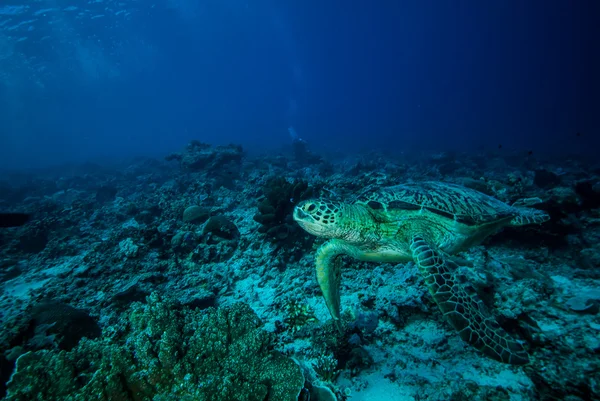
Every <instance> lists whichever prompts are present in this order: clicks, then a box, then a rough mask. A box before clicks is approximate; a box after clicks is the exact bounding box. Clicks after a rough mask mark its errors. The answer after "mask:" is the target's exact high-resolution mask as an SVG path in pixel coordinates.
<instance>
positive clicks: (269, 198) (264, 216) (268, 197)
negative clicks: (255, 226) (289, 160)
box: [254, 177, 313, 241]
mask: <svg viewBox="0 0 600 401" xmlns="http://www.w3.org/2000/svg"><path fill="white" fill-rule="evenodd" d="M263 194H264V199H262V200H261V202H260V203H259V204H258V213H257V214H256V215H254V221H256V222H258V223H260V224H261V227H260V228H259V232H261V233H264V234H267V236H268V237H269V238H270V239H271V240H272V241H284V240H286V239H289V238H290V237H293V236H294V235H303V232H302V230H301V229H300V228H299V227H298V225H297V224H295V223H294V221H293V218H292V211H293V210H294V205H296V204H297V203H298V202H299V201H301V200H304V199H308V198H310V197H311V196H312V195H313V189H312V188H309V186H308V183H307V182H306V181H303V180H294V181H291V182H289V181H287V180H286V179H285V178H284V177H277V178H272V179H270V180H269V181H267V183H266V184H265V186H264V188H263Z"/></svg>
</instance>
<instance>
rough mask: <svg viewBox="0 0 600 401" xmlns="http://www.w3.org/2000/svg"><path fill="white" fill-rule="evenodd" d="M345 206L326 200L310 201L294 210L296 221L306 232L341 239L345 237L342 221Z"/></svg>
mask: <svg viewBox="0 0 600 401" xmlns="http://www.w3.org/2000/svg"><path fill="white" fill-rule="evenodd" d="M344 207H345V205H344V204H343V203H340V202H332V201H329V200H325V199H310V200H305V201H302V202H300V203H299V204H298V205H297V206H296V207H295V208H294V220H296V221H297V222H298V224H300V227H302V228H303V229H304V230H306V231H307V232H308V233H310V234H312V235H316V236H317V237H325V238H339V237H342V236H343V231H344V230H343V228H342V225H341V224H340V220H341V217H342V214H343V210H344Z"/></svg>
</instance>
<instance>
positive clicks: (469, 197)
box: [357, 182, 517, 226]
mask: <svg viewBox="0 0 600 401" xmlns="http://www.w3.org/2000/svg"><path fill="white" fill-rule="evenodd" d="M357 203H361V204H365V205H367V206H369V207H370V208H371V209H373V210H379V211H381V212H384V213H386V214H387V217H388V218H391V219H394V217H396V216H398V217H400V216H402V215H404V214H405V212H406V211H418V210H428V211H430V212H432V213H434V214H435V215H437V216H439V217H441V218H447V219H452V220H455V221H457V222H460V223H463V224H465V225H469V226H475V225H481V224H488V223H494V222H497V221H501V220H505V219H510V218H512V217H514V216H515V215H516V214H517V213H515V209H514V208H512V207H511V206H509V205H507V204H505V203H503V202H501V201H499V200H498V199H496V198H493V197H491V196H488V195H486V194H484V193H481V192H479V191H476V190H474V189H470V188H466V187H463V186H460V185H456V184H450V183H446V182H420V183H414V184H403V185H397V186H394V187H388V188H383V189H380V190H378V191H375V192H372V193H368V194H363V195H361V196H360V197H359V198H358V199H357Z"/></svg>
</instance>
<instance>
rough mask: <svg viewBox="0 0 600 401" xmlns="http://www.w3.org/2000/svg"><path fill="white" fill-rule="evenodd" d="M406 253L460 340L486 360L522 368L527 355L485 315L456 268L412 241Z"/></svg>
mask: <svg viewBox="0 0 600 401" xmlns="http://www.w3.org/2000/svg"><path fill="white" fill-rule="evenodd" d="M410 249H411V251H412V253H413V255H414V258H415V262H416V264H417V266H418V268H419V270H420V271H421V274H422V275H423V277H424V279H425V283H426V284H427V287H428V289H429V292H430V293H431V295H432V297H433V299H434V301H435V303H436V304H437V305H438V307H439V308H440V310H441V311H442V314H443V315H444V316H445V317H446V319H447V320H448V321H449V322H450V324H451V325H452V326H453V327H454V328H455V329H456V330H457V331H458V333H459V335H460V337H461V338H462V339H463V340H464V341H466V342H467V343H469V344H471V345H472V346H474V347H475V348H476V349H478V350H479V351H481V352H483V353H484V354H485V355H487V356H488V357H490V358H493V359H495V360H498V361H501V362H504V363H510V364H513V365H523V364H527V363H528V362H529V355H528V354H527V352H526V351H525V349H524V348H523V346H522V345H521V344H520V343H519V342H517V341H516V340H515V339H513V338H512V337H510V336H509V335H508V333H506V331H504V329H502V328H501V327H500V325H499V324H498V323H497V322H496V320H495V319H494V318H493V317H492V315H491V314H490V313H489V311H488V310H487V308H486V307H485V305H484V304H483V302H482V301H481V299H480V298H479V297H478V295H477V293H476V291H475V290H474V289H473V287H471V286H470V285H468V284H467V283H465V282H464V281H465V279H464V277H461V276H460V275H457V274H456V272H457V271H458V269H457V268H458V266H456V264H455V263H454V262H452V261H451V260H449V259H447V258H444V257H443V256H442V255H441V254H440V253H439V252H438V251H436V250H434V249H432V248H431V247H430V246H429V245H428V244H427V242H426V241H425V240H424V239H423V238H421V237H418V236H416V237H414V238H413V239H412V240H411V243H410Z"/></svg>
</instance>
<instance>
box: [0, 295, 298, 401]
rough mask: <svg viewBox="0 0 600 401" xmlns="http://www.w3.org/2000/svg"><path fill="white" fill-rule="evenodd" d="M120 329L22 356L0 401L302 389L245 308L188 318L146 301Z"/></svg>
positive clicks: (257, 396) (255, 396)
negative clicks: (73, 344) (68, 348)
mask: <svg viewBox="0 0 600 401" xmlns="http://www.w3.org/2000/svg"><path fill="white" fill-rule="evenodd" d="M127 327H128V328H129V330H128V331H127V332H126V333H124V334H123V335H122V336H120V337H118V338H112V339H109V338H104V339H102V340H86V339H84V340H82V341H81V342H80V343H79V345H77V346H76V347H75V348H74V349H73V350H71V351H61V352H55V351H37V352H29V353H26V354H24V355H22V356H21V357H19V359H18V360H17V364H16V369H15V372H14V373H13V375H12V378H11V380H10V381H9V383H8V393H7V397H6V399H7V400H13V401H16V400H45V401H52V400H63V401H83V400H107V401H108V400H111V401H146V400H153V401H166V400H188V401H196V400H198V401H208V400H215V401H234V400H235V401H265V400H271V401H296V400H297V399H298V394H299V393H300V390H301V389H302V387H303V385H304V378H303V376H302V373H301V370H300V367H299V366H298V365H297V364H296V363H295V362H294V361H292V360H291V359H289V358H287V357H284V356H282V355H280V354H278V353H277V352H275V351H273V350H272V341H271V337H270V335H269V334H268V333H267V332H265V331H264V330H262V323H261V322H260V319H259V318H258V317H257V316H256V314H255V313H254V312H253V311H252V309H251V308H250V307H249V306H247V305H245V304H241V303H238V304H234V305H232V306H230V307H227V308H220V309H214V308H208V309H205V310H199V309H195V310H192V309H189V308H183V307H181V306H180V305H176V304H175V303H173V302H170V301H165V300H162V299H160V298H159V296H158V295H156V294H152V295H151V296H150V297H148V303H147V304H140V303H138V304H135V305H134V306H133V307H132V310H131V312H130V314H129V317H128V322H127Z"/></svg>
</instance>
